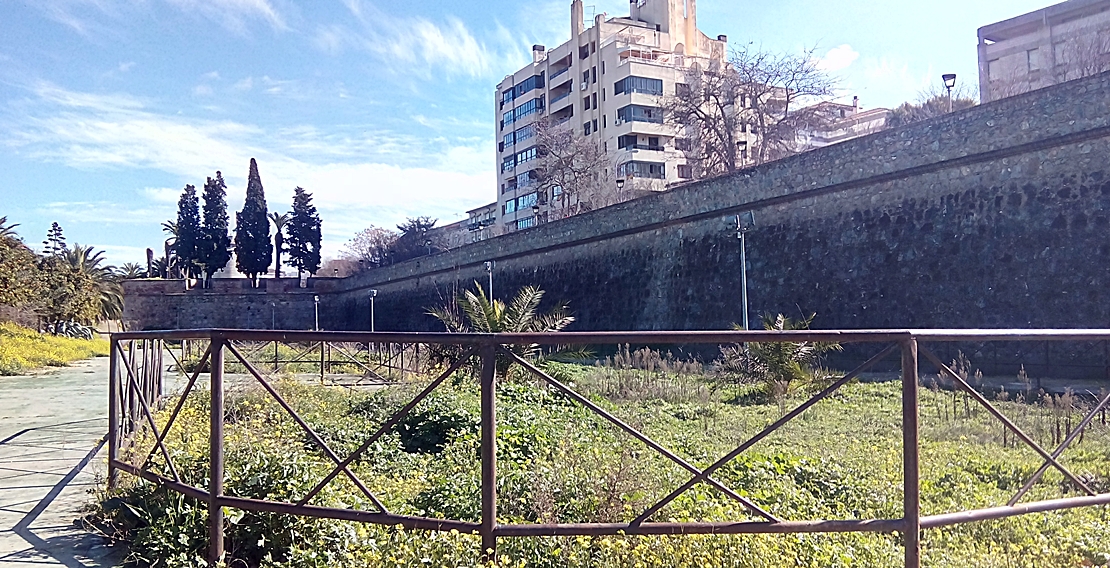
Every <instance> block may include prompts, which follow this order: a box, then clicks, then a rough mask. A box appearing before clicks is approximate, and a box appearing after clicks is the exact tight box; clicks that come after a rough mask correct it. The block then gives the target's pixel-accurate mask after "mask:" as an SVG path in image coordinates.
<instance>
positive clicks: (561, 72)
mask: <svg viewBox="0 0 1110 568" xmlns="http://www.w3.org/2000/svg"><path fill="white" fill-rule="evenodd" d="M567 71H570V67H564V68H562V69H560V70H558V71H556V72H554V73H552V74H551V76H550V77H548V78H547V80H548V82H549V83H550V82H551V81H554V80H555V78H556V77H558V76H559V75H563V74H565V73H566V72H567Z"/></svg>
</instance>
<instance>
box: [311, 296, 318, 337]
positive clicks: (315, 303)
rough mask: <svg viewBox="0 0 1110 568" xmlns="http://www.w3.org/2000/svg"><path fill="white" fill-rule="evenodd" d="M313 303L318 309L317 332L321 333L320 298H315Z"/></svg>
mask: <svg viewBox="0 0 1110 568" xmlns="http://www.w3.org/2000/svg"><path fill="white" fill-rule="evenodd" d="M312 303H313V305H314V307H315V309H316V331H320V296H313V297H312Z"/></svg>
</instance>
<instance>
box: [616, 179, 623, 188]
mask: <svg viewBox="0 0 1110 568" xmlns="http://www.w3.org/2000/svg"><path fill="white" fill-rule="evenodd" d="M617 189H624V178H617Z"/></svg>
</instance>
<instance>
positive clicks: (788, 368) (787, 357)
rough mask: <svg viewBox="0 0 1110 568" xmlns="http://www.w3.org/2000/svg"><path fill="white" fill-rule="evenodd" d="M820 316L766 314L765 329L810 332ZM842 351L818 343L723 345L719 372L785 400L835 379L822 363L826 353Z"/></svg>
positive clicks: (738, 328) (739, 328)
mask: <svg viewBox="0 0 1110 568" xmlns="http://www.w3.org/2000/svg"><path fill="white" fill-rule="evenodd" d="M816 315H817V314H812V315H810V316H809V317H803V318H802V319H799V320H794V319H790V318H788V317H786V316H784V315H782V314H778V315H776V316H772V315H770V314H766V315H764V316H763V329H765V330H767V331H800V330H808V329H809V325H810V324H811V323H812V322H813V318H814V317H815V316H816ZM732 327H733V329H736V330H742V329H743V326H739V325H736V324H733V326H732ZM840 349H841V347H840V344H839V343H831V342H814V341H798V342H789V341H783V342H768V343H748V344H747V345H746V347H745V346H740V345H730V346H722V347H721V360H720V361H719V362H718V372H719V373H721V374H722V375H724V376H728V377H731V378H732V380H733V381H735V382H739V383H752V384H759V385H761V386H762V387H763V389H764V391H765V393H766V394H767V395H769V396H771V397H773V398H775V399H776V400H780V401H781V400H782V399H783V398H784V397H786V396H787V395H789V394H790V393H792V392H794V391H795V390H796V389H797V388H798V387H807V386H815V385H818V384H820V383H822V382H824V381H826V380H828V379H829V378H831V377H832V376H833V375H832V374H831V373H830V372H828V371H827V370H825V369H822V368H821V366H820V365H821V361H822V358H823V357H824V354H825V353H827V352H829V351H839V350H840Z"/></svg>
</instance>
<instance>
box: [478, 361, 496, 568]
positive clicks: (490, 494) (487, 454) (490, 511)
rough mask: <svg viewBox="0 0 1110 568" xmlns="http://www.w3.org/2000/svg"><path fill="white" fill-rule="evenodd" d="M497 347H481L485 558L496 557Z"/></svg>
mask: <svg viewBox="0 0 1110 568" xmlns="http://www.w3.org/2000/svg"><path fill="white" fill-rule="evenodd" d="M496 349H497V347H496V345H494V344H492V343H490V344H486V345H483V346H482V348H481V352H480V353H481V358H482V383H481V385H482V394H481V396H482V525H481V529H480V532H481V534H482V557H483V558H484V559H485V561H487V562H488V561H492V560H494V559H496V558H497V537H496V536H494V533H493V531H494V529H496V528H497V405H496V397H495V392H494V391H495V381H496V379H495V377H494V371H495V366H494V363H495V361H496V359H497V351H496Z"/></svg>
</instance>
